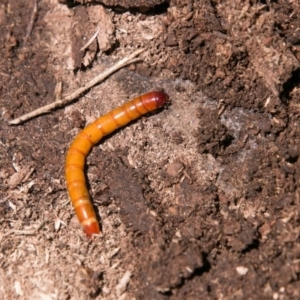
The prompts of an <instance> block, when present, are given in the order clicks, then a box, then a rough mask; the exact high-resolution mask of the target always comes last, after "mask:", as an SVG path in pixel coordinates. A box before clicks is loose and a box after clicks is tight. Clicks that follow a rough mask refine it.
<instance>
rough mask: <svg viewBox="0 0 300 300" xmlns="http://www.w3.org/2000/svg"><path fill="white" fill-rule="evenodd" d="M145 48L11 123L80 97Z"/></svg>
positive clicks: (12, 123) (12, 122)
mask: <svg viewBox="0 0 300 300" xmlns="http://www.w3.org/2000/svg"><path fill="white" fill-rule="evenodd" d="M144 50H145V49H139V50H136V51H135V52H133V53H132V54H130V55H129V56H127V57H124V58H123V59H121V60H119V61H118V62H117V63H116V64H114V65H113V66H112V67H110V68H109V69H107V70H105V71H104V72H103V73H101V74H99V75H97V76H96V77H94V78H93V79H92V80H90V81H89V82H88V83H87V84H86V85H85V86H83V87H81V88H79V89H78V90H76V91H75V92H73V93H71V94H70V95H68V96H66V97H64V98H63V99H62V100H57V101H55V102H53V103H50V104H47V105H45V106H42V107H40V108H38V109H36V110H34V111H32V112H30V113H27V114H25V115H23V116H21V117H19V118H16V119H14V120H12V121H9V122H8V124H9V125H17V124H20V123H23V122H24V121H27V120H29V119H31V118H33V117H36V116H39V115H41V114H44V113H47V112H49V111H51V110H53V109H54V108H57V107H61V106H64V105H66V104H68V103H70V102H72V101H73V100H74V99H76V98H78V97H79V96H80V95H81V94H82V93H84V92H86V91H87V90H88V89H90V88H91V87H93V86H94V85H96V84H98V83H99V82H101V81H103V80H104V79H105V78H107V77H108V76H109V75H111V74H113V73H114V72H116V71H117V70H119V69H121V68H123V67H124V66H126V65H128V64H131V63H134V62H136V61H138V60H140V59H137V58H135V57H136V56H138V55H139V54H141V53H142V52H143V51H144Z"/></svg>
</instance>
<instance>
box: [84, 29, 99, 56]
mask: <svg viewBox="0 0 300 300" xmlns="http://www.w3.org/2000/svg"><path fill="white" fill-rule="evenodd" d="M99 31H100V26H98V28H97V30H96V32H95V33H94V34H93V36H92V37H91V38H90V39H89V41H88V42H87V43H86V44H85V45H84V46H83V47H82V48H81V49H80V51H84V50H85V49H86V48H87V47H88V46H89V45H90V44H91V43H92V42H93V41H94V39H95V38H96V37H97V35H98V33H99Z"/></svg>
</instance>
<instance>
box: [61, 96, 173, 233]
mask: <svg viewBox="0 0 300 300" xmlns="http://www.w3.org/2000/svg"><path fill="white" fill-rule="evenodd" d="M168 100H169V96H168V95H167V94H166V93H164V92H159V91H154V92H150V93H147V94H144V95H142V96H139V97H137V98H135V99H133V100H131V101H129V102H127V103H125V104H124V105H122V106H120V107H118V108H116V109H114V110H112V111H111V112H109V113H107V114H105V115H104V116H102V117H100V118H99V119H97V120H96V121H94V122H93V123H91V124H90V125H88V126H87V127H86V128H85V129H83V130H82V131H81V132H79V134H78V135H77V136H76V138H75V140H74V141H73V143H72V144H71V146H70V148H69V151H68V153H67V157H66V164H65V172H66V184H67V189H68V192H69V195H70V198H71V202H72V204H73V207H74V209H75V212H76V215H77V217H78V219H79V222H80V224H81V225H82V227H83V230H84V232H85V233H86V234H87V236H89V237H91V236H92V235H93V234H97V233H99V232H100V228H99V224H98V222H97V218H96V213H95V211H94V208H93V205H92V202H91V199H90V196H89V192H88V190H87V187H86V182H85V175H84V172H83V169H84V164H85V158H86V156H87V154H88V153H89V151H90V149H91V148H92V147H93V146H94V145H95V144H96V143H98V142H99V141H100V139H101V138H102V137H104V136H105V135H107V134H109V133H111V132H113V131H114V130H116V129H117V128H119V127H122V126H124V125H126V124H127V123H129V122H130V121H132V120H135V119H137V118H138V117H140V116H142V115H144V114H146V113H148V112H151V111H153V110H156V109H158V108H159V107H162V106H164V104H165V103H167V102H168Z"/></svg>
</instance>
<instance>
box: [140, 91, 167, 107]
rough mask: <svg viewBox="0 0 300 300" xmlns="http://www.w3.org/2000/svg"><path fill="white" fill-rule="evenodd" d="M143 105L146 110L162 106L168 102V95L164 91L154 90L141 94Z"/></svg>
mask: <svg viewBox="0 0 300 300" xmlns="http://www.w3.org/2000/svg"><path fill="white" fill-rule="evenodd" d="M141 98H142V102H143V105H144V106H145V107H146V108H147V110H148V111H152V110H155V109H157V108H159V107H163V106H164V105H165V104H166V103H168V102H169V96H168V95H167V94H166V93H165V92H160V91H154V92H150V93H147V94H145V95H143V96H141Z"/></svg>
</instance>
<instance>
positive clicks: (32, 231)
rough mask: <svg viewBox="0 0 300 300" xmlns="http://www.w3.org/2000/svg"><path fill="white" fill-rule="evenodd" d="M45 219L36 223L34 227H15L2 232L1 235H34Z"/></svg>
mask: <svg viewBox="0 0 300 300" xmlns="http://www.w3.org/2000/svg"><path fill="white" fill-rule="evenodd" d="M45 223H46V222H45V221H42V222H41V223H40V224H39V225H37V227H36V228H34V229H28V230H16V229H11V230H9V231H8V232H6V233H5V234H3V236H2V237H5V236H8V235H11V234H15V235H36V234H37V233H38V231H39V230H40V229H41V228H42V227H43V226H44V225H45Z"/></svg>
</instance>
